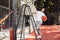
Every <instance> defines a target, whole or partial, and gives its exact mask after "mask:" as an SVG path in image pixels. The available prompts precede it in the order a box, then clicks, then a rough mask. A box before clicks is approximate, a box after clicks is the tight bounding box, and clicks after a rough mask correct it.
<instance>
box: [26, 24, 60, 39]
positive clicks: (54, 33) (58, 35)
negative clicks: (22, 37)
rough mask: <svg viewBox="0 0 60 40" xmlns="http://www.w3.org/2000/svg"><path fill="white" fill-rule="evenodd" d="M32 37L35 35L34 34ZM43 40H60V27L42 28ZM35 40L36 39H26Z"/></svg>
mask: <svg viewBox="0 0 60 40" xmlns="http://www.w3.org/2000/svg"><path fill="white" fill-rule="evenodd" d="M30 35H34V32H32V33H31V34H30ZM41 35H42V38H41V40H60V25H49V26H46V25H45V26H41ZM26 40H35V39H32V38H30V39H26Z"/></svg>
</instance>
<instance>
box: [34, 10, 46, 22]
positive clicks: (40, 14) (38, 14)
mask: <svg viewBox="0 0 60 40" xmlns="http://www.w3.org/2000/svg"><path fill="white" fill-rule="evenodd" d="M42 16H46V15H45V14H44V13H43V12H41V11H36V18H35V21H40V22H41V23H42Z"/></svg>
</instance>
